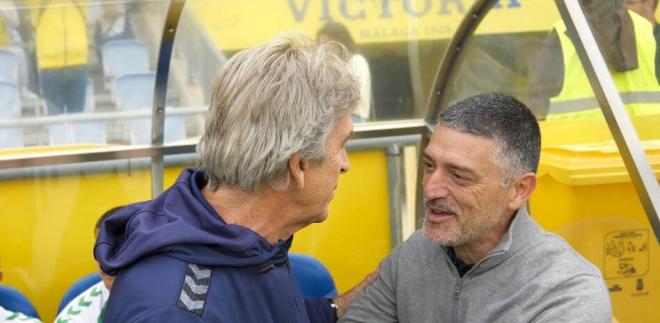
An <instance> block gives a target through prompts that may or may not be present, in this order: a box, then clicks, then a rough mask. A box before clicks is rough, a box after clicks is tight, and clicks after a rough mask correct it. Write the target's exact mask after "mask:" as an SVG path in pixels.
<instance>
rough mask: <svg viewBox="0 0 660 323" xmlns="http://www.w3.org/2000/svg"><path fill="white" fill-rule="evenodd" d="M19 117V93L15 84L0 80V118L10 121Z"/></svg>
mask: <svg viewBox="0 0 660 323" xmlns="http://www.w3.org/2000/svg"><path fill="white" fill-rule="evenodd" d="M20 116H21V92H20V91H19V89H18V86H17V85H16V83H14V82H11V81H7V80H0V118H1V119H12V118H18V117H20Z"/></svg>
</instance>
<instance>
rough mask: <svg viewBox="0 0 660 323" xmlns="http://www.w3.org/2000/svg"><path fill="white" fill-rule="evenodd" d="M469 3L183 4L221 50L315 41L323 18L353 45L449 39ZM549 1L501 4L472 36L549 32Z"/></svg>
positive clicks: (553, 16)
mask: <svg viewBox="0 0 660 323" xmlns="http://www.w3.org/2000/svg"><path fill="white" fill-rule="evenodd" d="M473 3H474V0H250V1H236V0H214V1H189V2H188V3H187V4H186V6H188V7H190V8H188V11H187V14H191V12H192V14H193V15H194V16H193V17H194V18H193V19H195V20H197V21H198V22H199V23H200V24H201V25H202V28H203V29H205V30H207V31H208V33H209V35H210V37H211V38H212V39H214V40H215V41H216V43H217V44H218V45H219V46H220V48H222V49H223V50H234V49H242V48H246V47H250V46H254V45H256V44H261V43H265V42H267V41H268V40H270V39H271V38H272V37H273V36H274V35H275V34H277V33H279V32H282V31H287V30H297V31H302V32H304V33H307V34H308V35H310V36H312V37H316V31H317V30H318V29H319V28H320V27H321V26H322V25H323V24H324V23H325V22H326V21H329V20H334V21H337V22H340V23H343V24H345V25H346V26H347V27H348V29H349V31H350V32H351V34H352V36H353V38H354V39H355V41H356V42H357V43H358V44H369V43H388V42H400V41H408V40H432V39H447V38H450V37H451V36H452V35H453V34H454V32H455V31H456V28H457V27H458V25H459V24H460V22H461V20H462V19H463V17H464V16H465V15H466V13H467V11H468V10H469V8H470V6H472V4H473ZM559 19H560V18H559V14H558V12H557V9H556V8H555V5H554V1H529V0H501V1H500V2H498V4H497V5H496V6H495V7H494V8H493V9H492V10H491V11H490V12H489V13H488V15H487V16H486V18H485V19H484V21H483V22H482V24H481V26H480V27H479V29H478V30H477V33H483V34H486V33H511V32H529V31H545V30H550V27H551V26H552V24H553V23H554V22H556V21H557V20H559Z"/></svg>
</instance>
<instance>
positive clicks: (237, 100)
mask: <svg viewBox="0 0 660 323" xmlns="http://www.w3.org/2000/svg"><path fill="white" fill-rule="evenodd" d="M346 57H347V53H346V49H344V47H343V46H341V45H340V44H338V43H336V42H330V43H327V44H319V45H317V44H315V43H314V41H313V40H312V39H310V38H309V37H307V36H304V35H303V34H299V33H285V34H281V35H279V36H278V37H276V38H275V39H273V40H272V41H271V42H270V43H269V44H266V45H264V46H259V47H254V48H250V49H246V50H243V51H241V52H239V53H237V54H236V55H234V56H233V57H232V58H231V59H230V60H229V61H227V63H226V64H225V65H224V66H222V68H221V69H220V71H219V72H218V75H217V77H216V81H215V84H214V85H213V90H212V94H211V103H210V108H209V113H208V115H207V119H206V129H205V130H204V134H203V136H202V138H201V140H200V141H199V144H198V145H197V152H198V153H199V156H200V165H199V166H200V168H201V169H203V170H204V172H205V174H206V176H207V177H208V180H209V183H208V186H209V188H210V189H211V190H216V189H217V188H218V187H220V186H221V185H226V186H238V187H239V188H240V189H242V190H252V191H258V190H259V187H260V185H261V184H263V183H268V184H270V185H271V186H272V187H273V188H274V189H276V190H283V189H285V188H286V187H287V186H288V184H289V173H288V168H287V163H288V160H289V159H290V158H291V155H293V154H294V153H296V152H300V157H301V159H302V160H308V161H311V162H314V163H319V162H322V161H323V160H324V159H325V143H326V141H327V138H328V136H329V135H330V132H332V130H333V129H334V128H335V125H336V124H337V121H338V120H340V119H341V118H343V117H347V116H350V113H351V111H352V110H353V108H354V107H355V105H357V103H358V101H359V99H360V92H359V85H358V81H357V79H356V78H355V77H354V76H353V75H352V74H350V72H349V70H348V68H347V65H346ZM282 178H284V180H282Z"/></svg>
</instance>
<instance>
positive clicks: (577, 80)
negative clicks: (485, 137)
mask: <svg viewBox="0 0 660 323" xmlns="http://www.w3.org/2000/svg"><path fill="white" fill-rule="evenodd" d="M628 12H629V13H630V17H631V18H632V23H633V27H634V32H635V44H636V46H637V63H638V67H637V68H636V69H634V70H631V71H626V72H617V71H613V70H611V69H610V74H611V75H612V79H613V80H614V83H615V85H616V88H617V89H618V90H619V94H620V95H621V99H622V100H623V103H624V104H625V106H626V109H627V110H628V113H629V114H630V115H633V116H639V115H648V114H656V113H660V85H658V81H657V79H656V77H655V50H656V44H655V38H654V36H653V26H652V25H651V23H650V22H649V21H648V20H646V19H645V18H643V17H641V16H640V15H638V14H636V13H634V12H631V11H628ZM554 28H555V31H556V32H557V35H558V36H559V42H560V44H561V51H562V56H563V59H564V84H563V86H562V89H561V92H560V93H559V95H557V96H556V97H553V98H551V99H550V109H549V111H548V116H547V118H546V120H562V119H582V118H597V117H602V116H603V114H602V112H601V110H600V105H599V104H598V101H597V100H596V98H595V97H594V93H593V91H592V89H591V85H590V84H589V80H588V79H587V75H586V72H585V71H584V69H583V68H582V64H581V63H580V59H579V58H578V55H577V53H576V52H575V47H574V46H573V42H572V41H571V39H570V38H569V37H568V36H567V35H566V26H565V25H564V23H563V22H559V23H556V24H555V25H554Z"/></svg>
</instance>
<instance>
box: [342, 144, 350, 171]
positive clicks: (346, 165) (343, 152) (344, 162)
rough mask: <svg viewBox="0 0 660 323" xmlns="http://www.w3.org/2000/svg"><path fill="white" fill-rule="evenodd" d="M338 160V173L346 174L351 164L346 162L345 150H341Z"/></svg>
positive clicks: (346, 154)
mask: <svg viewBox="0 0 660 323" xmlns="http://www.w3.org/2000/svg"><path fill="white" fill-rule="evenodd" d="M339 158H340V167H341V168H340V172H341V173H342V174H343V173H346V172H348V170H349V169H351V162H350V161H349V160H348V153H347V152H346V148H343V149H342V150H341V156H340V157H339Z"/></svg>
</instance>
